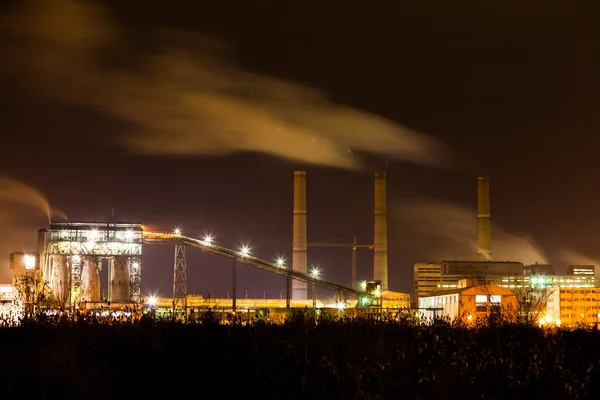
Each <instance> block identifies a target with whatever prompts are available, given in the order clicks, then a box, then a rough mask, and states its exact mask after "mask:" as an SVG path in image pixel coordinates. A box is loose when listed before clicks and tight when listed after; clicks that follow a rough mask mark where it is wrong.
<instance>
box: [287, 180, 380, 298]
mask: <svg viewBox="0 0 600 400" xmlns="http://www.w3.org/2000/svg"><path fill="white" fill-rule="evenodd" d="M374 183H375V184H374V213H373V216H374V218H373V244H365V245H362V244H361V245H358V244H356V237H354V241H353V243H351V244H350V243H348V244H341V243H340V244H335V243H331V242H329V243H326V242H314V243H310V244H309V243H308V242H307V226H306V224H307V218H306V172H305V171H295V172H294V213H293V228H292V229H293V242H292V252H293V258H292V270H293V271H297V272H300V273H304V274H305V273H307V267H308V254H307V252H308V247H309V246H320V247H349V248H351V249H352V250H353V253H352V257H353V261H352V269H351V271H352V272H351V275H352V278H351V282H352V284H351V285H352V287H353V288H355V289H356V288H357V286H356V249H357V248H360V247H363V248H371V249H373V279H374V280H377V281H380V282H381V287H382V289H383V290H384V291H387V290H388V289H389V284H388V249H387V245H388V237H387V189H386V173H385V172H376V173H375V174H374ZM292 288H293V290H292V292H293V298H294V299H306V298H307V296H308V290H307V287H306V285H305V283H304V282H302V281H294V282H293V283H292Z"/></svg>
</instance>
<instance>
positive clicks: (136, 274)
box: [128, 257, 142, 303]
mask: <svg viewBox="0 0 600 400" xmlns="http://www.w3.org/2000/svg"><path fill="white" fill-rule="evenodd" d="M128 261H129V262H128V267H129V287H130V289H131V292H130V295H129V296H130V298H129V299H130V301H131V302H132V303H139V302H140V301H141V300H142V291H141V280H142V263H141V260H140V259H139V258H137V257H130V258H129V260H128Z"/></svg>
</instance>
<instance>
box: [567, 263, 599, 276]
mask: <svg viewBox="0 0 600 400" xmlns="http://www.w3.org/2000/svg"><path fill="white" fill-rule="evenodd" d="M567 275H592V276H595V275H596V267H595V266H593V265H569V268H567Z"/></svg>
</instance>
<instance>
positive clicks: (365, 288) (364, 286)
mask: <svg viewBox="0 0 600 400" xmlns="http://www.w3.org/2000/svg"><path fill="white" fill-rule="evenodd" d="M360 288H361V289H362V290H367V281H362V282H361V283H360Z"/></svg>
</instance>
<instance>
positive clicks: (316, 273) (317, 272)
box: [310, 267, 321, 309]
mask: <svg viewBox="0 0 600 400" xmlns="http://www.w3.org/2000/svg"><path fill="white" fill-rule="evenodd" d="M310 275H311V276H312V277H313V278H314V279H319V275H321V271H320V270H319V268H317V267H315V268H313V269H312V270H311V271H310ZM312 296H313V309H316V308H317V283H316V282H315V281H314V280H313V283H312Z"/></svg>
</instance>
